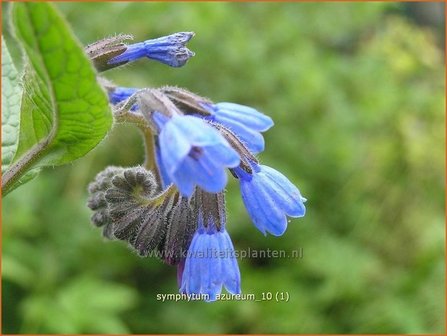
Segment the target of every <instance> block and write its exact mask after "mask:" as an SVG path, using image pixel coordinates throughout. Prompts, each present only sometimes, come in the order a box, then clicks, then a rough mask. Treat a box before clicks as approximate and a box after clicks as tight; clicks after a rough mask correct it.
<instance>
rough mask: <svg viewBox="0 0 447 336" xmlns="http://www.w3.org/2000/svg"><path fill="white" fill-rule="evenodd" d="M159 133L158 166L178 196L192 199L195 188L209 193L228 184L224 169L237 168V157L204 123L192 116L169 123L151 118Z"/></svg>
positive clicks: (159, 117) (162, 118) (158, 115)
mask: <svg viewBox="0 0 447 336" xmlns="http://www.w3.org/2000/svg"><path fill="white" fill-rule="evenodd" d="M153 119H154V122H155V123H156V124H157V127H158V128H159V129H160V133H159V138H158V139H159V145H160V146H159V148H160V158H161V164H162V165H163V166H164V168H163V169H164V170H165V172H166V175H167V176H168V178H169V180H170V181H172V182H173V183H175V185H176V186H177V188H178V189H179V191H180V193H181V194H182V195H184V196H191V195H192V193H193V191H194V187H195V186H196V185H197V186H199V187H200V188H202V189H203V190H205V191H207V192H211V193H216V192H220V191H222V190H223V189H224V188H225V185H226V184H227V175H226V172H225V168H234V167H236V166H238V165H239V162H240V158H239V155H238V153H237V152H236V151H235V150H234V149H233V148H232V147H231V146H230V145H229V144H228V142H227V141H226V140H225V139H224V138H223V136H222V135H221V134H220V133H219V132H218V131H217V130H216V129H215V128H213V127H212V126H210V125H209V124H207V123H206V122H205V121H203V120H201V119H199V118H196V117H193V116H181V115H174V116H173V117H172V118H170V119H168V118H167V117H166V116H164V115H162V114H161V113H154V114H153Z"/></svg>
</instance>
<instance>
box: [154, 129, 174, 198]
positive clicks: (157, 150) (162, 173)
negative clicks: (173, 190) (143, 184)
mask: <svg viewBox="0 0 447 336" xmlns="http://www.w3.org/2000/svg"><path fill="white" fill-rule="evenodd" d="M155 160H156V162H157V168H158V172H159V174H160V180H161V186H162V188H163V190H164V189H166V187H167V186H168V185H170V184H171V180H170V179H169V176H168V173H167V171H166V168H165V166H164V165H163V161H162V159H161V150H160V142H159V140H158V136H156V137H155Z"/></svg>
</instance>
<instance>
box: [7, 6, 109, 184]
mask: <svg viewBox="0 0 447 336" xmlns="http://www.w3.org/2000/svg"><path fill="white" fill-rule="evenodd" d="M12 24H13V27H14V30H15V34H16V36H17V38H18V40H19V42H20V43H21V44H22V47H23V50H24V52H25V55H26V59H27V61H28V66H26V68H25V77H24V80H23V84H24V95H23V100H22V111H21V119H20V125H21V127H20V135H19V145H18V149H17V153H16V156H15V158H14V164H13V166H11V171H10V172H7V173H6V174H5V175H4V180H5V179H6V182H5V184H8V182H9V185H6V187H4V189H6V192H8V191H10V190H12V189H13V188H14V184H15V183H16V181H17V180H18V179H19V178H20V176H22V175H23V174H25V173H26V171H28V170H30V169H33V168H36V167H43V166H49V165H60V164H65V163H68V162H71V161H73V160H75V159H78V158H80V157H82V156H84V155H85V154H87V153H88V152H89V151H90V150H91V149H93V148H94V147H95V146H96V145H98V143H99V142H100V141H101V140H102V139H103V138H104V136H105V135H106V134H107V132H108V131H109V129H110V128H111V125H112V114H111V111H110V108H109V103H108V99H107V95H106V93H105V92H104V90H103V89H102V88H101V86H100V85H99V84H98V83H97V81H96V71H95V69H94V68H93V65H92V64H91V62H90V60H89V59H88V57H87V56H86V54H85V53H84V50H83V48H82V47H81V45H80V44H79V43H78V41H77V40H76V38H75V37H74V36H73V34H72V32H71V31H70V29H69V28H68V26H67V24H66V23H65V22H64V20H63V19H62V17H61V16H60V15H59V13H58V12H57V10H56V9H55V8H54V7H53V6H52V5H51V4H49V3H43V2H42V3H14V4H12ZM8 173H9V174H8ZM11 180H12V182H11ZM4 192H5V190H4Z"/></svg>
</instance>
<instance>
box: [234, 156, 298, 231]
mask: <svg viewBox="0 0 447 336" xmlns="http://www.w3.org/2000/svg"><path fill="white" fill-rule="evenodd" d="M252 168H253V172H252V174H249V173H247V172H245V171H244V170H243V169H242V168H240V167H238V168H236V169H234V172H235V173H236V175H237V176H238V178H239V182H240V187H241V194H242V200H243V201H244V204H245V208H246V209H247V211H248V214H249V215H250V217H251V219H252V221H253V223H254V224H255V226H256V227H257V228H258V229H259V230H260V231H261V232H262V233H263V234H264V235H266V232H269V233H271V234H272V235H274V236H281V235H282V234H283V233H284V232H285V231H286V229H287V216H289V217H295V218H296V217H303V216H304V214H305V212H306V208H305V206H304V202H305V201H306V199H305V198H304V197H302V196H301V194H300V191H299V190H298V188H297V187H295V186H294V185H293V184H292V183H291V182H290V181H289V180H288V179H287V177H285V176H284V175H283V174H281V173H280V172H278V171H277V170H275V169H273V168H270V167H268V166H264V165H257V164H256V163H252Z"/></svg>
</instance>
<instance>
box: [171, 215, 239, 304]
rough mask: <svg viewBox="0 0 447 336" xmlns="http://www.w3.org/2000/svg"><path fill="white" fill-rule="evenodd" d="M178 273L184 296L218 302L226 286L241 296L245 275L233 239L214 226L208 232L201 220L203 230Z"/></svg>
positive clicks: (197, 233)
mask: <svg viewBox="0 0 447 336" xmlns="http://www.w3.org/2000/svg"><path fill="white" fill-rule="evenodd" d="M178 271H179V283H180V292H181V293H185V294H197V295H199V294H205V295H207V301H215V300H216V299H217V295H218V294H220V293H221V291H222V287H223V286H224V287H225V288H226V290H227V291H228V292H229V293H232V294H240V292H241V275H240V272H239V266H238V264H237V260H236V256H235V251H234V247H233V243H232V242H231V238H230V236H229V235H228V233H227V231H226V230H225V228H224V227H221V228H220V230H218V229H217V228H216V226H215V225H214V223H209V224H208V227H206V228H205V227H204V225H203V220H201V217H200V216H199V228H198V230H197V231H196V233H195V234H194V237H193V238H192V241H191V244H190V246H189V249H188V254H187V256H186V260H185V262H184V264H180V265H179V268H178Z"/></svg>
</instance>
